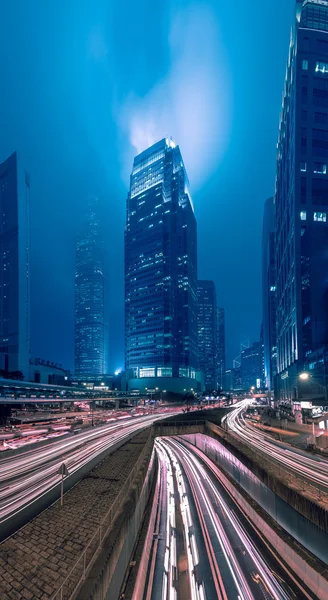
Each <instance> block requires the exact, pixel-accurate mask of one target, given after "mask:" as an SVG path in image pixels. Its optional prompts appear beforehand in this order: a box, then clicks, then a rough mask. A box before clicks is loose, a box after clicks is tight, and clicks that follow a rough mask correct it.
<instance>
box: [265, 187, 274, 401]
mask: <svg viewBox="0 0 328 600" xmlns="http://www.w3.org/2000/svg"><path fill="white" fill-rule="evenodd" d="M262 305H263V362H264V365H263V367H264V386H265V387H266V388H267V389H268V390H270V391H272V390H273V389H274V380H275V377H276V374H277V336H276V268H275V241H274V204H273V198H268V200H267V201H266V203H265V205H264V215H263V229H262Z"/></svg>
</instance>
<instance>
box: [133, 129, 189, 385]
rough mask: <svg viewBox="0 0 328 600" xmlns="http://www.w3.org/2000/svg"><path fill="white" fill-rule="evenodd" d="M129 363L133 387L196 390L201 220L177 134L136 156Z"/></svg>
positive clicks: (134, 164)
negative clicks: (194, 202) (199, 235)
mask: <svg viewBox="0 0 328 600" xmlns="http://www.w3.org/2000/svg"><path fill="white" fill-rule="evenodd" d="M125 366H126V371H127V378H128V385H129V388H130V389H132V388H138V389H142V390H145V389H146V388H148V389H150V388H151V389H153V388H156V387H158V388H159V389H161V390H162V389H163V388H164V389H165V390H173V391H184V390H185V389H189V388H196V385H197V376H198V373H197V369H198V347H197V225H196V219H195V215H194V208H193V204H192V200H191V196H190V192H189V182H188V178H187V174H186V170H185V167H184V164H183V160H182V156H181V152H180V149H179V147H178V146H176V145H175V144H174V142H173V141H172V140H171V139H168V138H165V139H162V140H161V141H159V142H157V143H156V144H154V145H153V146H151V147H150V148H148V149H147V150H145V151H144V152H142V153H141V154H139V155H138V156H136V157H135V159H134V163H133V169H132V174H131V179H130V191H129V194H128V198H127V212H126V228H125Z"/></svg>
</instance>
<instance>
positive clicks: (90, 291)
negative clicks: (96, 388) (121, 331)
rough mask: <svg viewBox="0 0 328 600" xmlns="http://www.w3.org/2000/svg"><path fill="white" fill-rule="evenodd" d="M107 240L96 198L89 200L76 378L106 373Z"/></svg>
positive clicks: (80, 254) (81, 257) (78, 278)
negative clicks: (105, 247)
mask: <svg viewBox="0 0 328 600" xmlns="http://www.w3.org/2000/svg"><path fill="white" fill-rule="evenodd" d="M105 262H106V261H105V250H104V236H103V232H102V228H101V217H100V207H99V202H98V199H97V198H90V200H89V206H88V214H87V216H86V221H85V223H84V225H83V227H82V228H81V231H80V232H79V234H78V239H77V244H76V268H75V374H76V375H86V374H90V375H102V374H104V373H106V372H107V370H108V369H107V359H108V328H107V307H108V301H107V280H106V271H105V269H106V264H105Z"/></svg>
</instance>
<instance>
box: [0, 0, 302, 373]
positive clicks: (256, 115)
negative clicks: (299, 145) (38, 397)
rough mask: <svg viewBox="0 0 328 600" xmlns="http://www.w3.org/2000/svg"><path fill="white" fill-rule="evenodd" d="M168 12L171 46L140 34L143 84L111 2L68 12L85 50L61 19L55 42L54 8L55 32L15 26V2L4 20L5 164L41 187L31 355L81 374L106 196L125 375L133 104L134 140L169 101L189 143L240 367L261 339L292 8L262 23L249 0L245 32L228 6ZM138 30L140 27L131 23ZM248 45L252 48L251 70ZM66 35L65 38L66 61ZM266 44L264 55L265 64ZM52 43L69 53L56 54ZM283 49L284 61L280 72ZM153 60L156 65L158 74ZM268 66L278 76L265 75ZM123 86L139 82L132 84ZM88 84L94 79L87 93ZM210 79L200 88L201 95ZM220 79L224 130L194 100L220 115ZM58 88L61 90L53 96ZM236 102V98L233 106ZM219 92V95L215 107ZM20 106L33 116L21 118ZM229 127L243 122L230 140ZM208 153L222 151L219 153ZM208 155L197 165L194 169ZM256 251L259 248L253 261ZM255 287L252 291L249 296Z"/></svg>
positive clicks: (206, 250) (116, 332) (230, 353)
mask: <svg viewBox="0 0 328 600" xmlns="http://www.w3.org/2000/svg"><path fill="white" fill-rule="evenodd" d="M169 8H170V7H166V6H165V7H164V6H163V7H161V8H159V7H158V8H156V10H158V11H159V12H160V14H158V17H159V18H160V21H161V23H162V26H161V27H162V29H161V30H160V32H158V33H159V36H157V37H158V39H159V44H158V45H157V46H156V45H155V48H156V51H155V54H154V56H153V57H152V58H151V57H150V56H149V54H147V49H148V47H149V45H150V44H151V43H152V41H153V39H154V38H153V35H154V33H153V32H151V30H150V29H147V27H145V25H142V26H141V29H140V31H142V32H143V34H142V35H141V37H140V36H139V33H138V34H137V35H138V60H139V61H142V60H143V59H144V60H145V61H146V66H145V69H144V70H143V74H142V76H140V77H139V78H138V77H137V76H136V75H133V76H131V77H129V74H131V71H130V69H131V67H130V66H129V65H130V62H131V60H130V58H131V56H132V53H133V52H134V46H133V45H129V44H128V45H127V46H126V47H125V49H124V53H123V50H122V48H121V45H120V40H119V39H117V36H114V37H113V36H110V32H111V31H112V29H111V28H112V26H113V24H112V22H111V17H110V12H109V10H108V7H107V6H106V5H105V3H102V2H101V3H100V7H99V12H97V13H95V12H94V11H93V9H92V8H91V7H88V8H85V9H84V11H82V12H81V15H80V17H81V19H80V21H79V23H76V21H75V20H74V11H73V5H72V3H70V2H68V3H67V19H66V23H67V24H68V29H69V31H70V36H71V35H72V36H73V38H74V39H75V40H76V44H75V46H73V47H72V46H71V45H70V43H69V40H70V39H71V37H70V36H69V37H68V33H67V31H68V30H66V29H64V30H63V27H66V25H63V23H62V22H61V21H60V20H59V19H58V18H57V16H56V15H55V16H54V18H52V19H51V22H52V33H51V35H50V34H49V31H48V28H47V23H48V22H49V19H48V14H47V8H46V7H45V6H40V7H39V9H38V19H37V22H38V23H44V28H42V27H39V25H38V28H37V29H36V27H35V22H36V20H35V19H34V17H35V14H36V13H35V10H34V9H33V8H32V9H31V10H30V11H27V10H26V8H25V7H23V8H22V11H23V14H22V19H23V20H24V22H25V23H26V25H27V27H26V29H25V28H24V29H22V30H19V31H18V30H16V28H13V23H14V22H15V11H14V8H13V7H12V6H9V5H8V6H6V7H5V13H6V14H5V18H4V20H3V21H2V25H0V27H3V23H4V22H6V23H7V27H6V30H5V31H2V30H1V31H2V34H3V35H2V37H1V39H2V41H3V43H4V46H3V48H6V56H7V55H8V56H9V57H10V59H9V62H8V59H6V60H4V61H3V64H4V65H5V69H4V73H3V85H4V89H6V94H4V95H2V97H1V100H0V114H1V115H2V121H3V135H2V138H1V141H0V160H1V161H2V160H5V159H6V157H7V156H9V155H10V153H11V152H12V150H13V149H15V148H17V151H18V153H19V154H20V155H21V157H22V162H23V164H24V166H25V167H26V168H27V170H28V171H29V172H30V175H31V185H32V190H33V194H32V195H31V217H32V232H31V233H32V239H33V240H34V242H33V246H32V248H31V269H32V273H33V276H32V278H31V323H32V331H33V332H34V333H33V336H32V353H33V355H36V356H47V357H49V358H50V359H51V360H54V361H58V362H62V363H64V365H65V366H67V367H68V368H71V369H72V368H73V348H74V344H73V342H74V288H73V284H74V276H73V273H74V239H75V235H76V232H77V230H78V228H79V226H80V223H81V221H82V215H83V214H84V208H85V203H86V198H87V197H88V196H89V195H97V196H98V197H99V198H100V200H101V201H102V202H103V203H104V205H105V213H106V214H105V218H106V222H107V223H108V226H109V227H111V236H110V240H109V238H108V257H109V258H108V260H109V271H110V274H109V279H110V280H114V281H115V293H114V294H112V295H111V300H110V322H111V328H110V338H111V339H110V346H111V348H113V347H114V346H115V349H116V350H115V353H113V354H112V356H111V361H112V362H111V364H110V370H111V371H114V370H116V369H117V368H119V367H122V366H123V362H124V360H123V346H124V344H123V229H124V218H125V208H124V203H125V197H126V190H127V184H128V171H129V164H130V162H131V160H132V157H133V155H134V154H135V150H134V148H133V144H132V143H131V141H133V143H137V141H136V140H135V138H133V139H132V137H131V135H130V133H131V132H130V131H127V127H128V126H129V127H130V124H128V123H127V122H126V119H125V118H124V117H125V115H126V109H127V108H128V107H130V108H131V112H132V113H133V114H136V115H137V116H138V119H137V121H136V122H134V124H133V131H136V130H138V127H139V129H140V124H142V122H143V121H142V117H143V115H144V114H147V110H146V109H147V106H149V108H151V107H152V106H153V105H154V108H155V109H156V111H157V110H161V105H162V104H161V103H162V98H164V97H165V98H166V100H167V110H166V117H165V119H166V121H165V122H160V127H162V128H163V129H164V128H165V131H163V135H166V134H169V135H172V136H173V137H176V138H177V139H179V144H180V146H181V150H182V153H183V154H184V156H185V162H186V167H187V170H188V172H189V177H190V180H191V184H192V189H193V200H194V203H195V207H196V210H197V215H198V224H199V276H200V277H201V278H204V279H206V278H209V279H213V280H214V281H215V284H216V287H217V293H218V302H219V305H220V306H223V307H224V308H225V309H226V329H227V357H228V363H229V364H230V363H231V362H232V359H233V358H234V356H236V354H237V353H238V348H239V342H240V339H241V338H243V337H247V338H249V339H256V338H257V337H258V333H257V332H258V330H259V326H260V316H259V314H260V304H261V297H260V296H261V284H260V256H259V252H258V248H259V239H260V230H261V217H262V214H261V213H262V206H263V199H264V198H266V197H268V196H270V195H271V194H272V193H273V186H274V175H275V144H276V140H277V125H278V118H279V110H280V104H281V85H282V81H283V77H284V71H285V61H286V55H287V50H286V48H287V45H288V39H289V29H290V22H291V15H292V12H293V8H294V2H292V0H291V2H290V3H288V2H279V3H275V5H274V6H263V3H260V2H255V4H254V10H253V11H251V12H252V14H250V13H249V11H247V10H246V8H245V6H244V3H240V23H239V21H237V22H234V26H233V27H232V26H231V23H232V22H233V18H234V11H233V9H232V6H228V5H227V6H225V7H223V6H222V7H221V6H220V7H217V6H216V5H214V2H208V3H206V5H205V7H204V6H201V5H196V6H194V5H193V6H192V5H191V4H190V3H189V2H182V3H181V5H179V7H176V8H174V9H173V10H172V12H170V10H169ZM145 10H146V8H145V5H143V4H141V5H140V6H139V12H140V15H139V16H137V17H136V18H137V23H139V22H140V23H142V21H143V17H142V15H143V14H144V11H145ZM117 11H118V14H117V15H116V17H117V18H118V20H122V19H123V11H121V10H119V9H117ZM278 16H279V18H278ZM232 17H233V18H232ZM139 19H140V21H139ZM181 19H182V22H183V23H184V28H183V29H184V35H183V37H182V38H181V40H179V38H178V37H177V32H178V31H179V27H180V28H181ZM254 19H256V23H257V27H256V30H255V35H256V40H254V43H253V41H251V40H250V37H249V33H248V32H249V31H250V28H251V27H253V25H254V23H253V20H254ZM209 20H212V25H211V27H210V29H209V36H208V37H209V39H208V41H207V42H206V44H205V43H203V44H202V47H203V52H204V53H205V54H204V55H203V59H204V60H205V61H206V64H209V65H211V67H210V69H211V70H210V71H209V72H207V73H205V74H204V77H203V76H202V78H201V79H200V78H199V64H198V63H197V62H196V61H195V60H194V54H195V52H196V48H195V47H194V45H193V43H192V41H191V40H193V39H196V36H195V35H193V34H194V32H195V28H196V31H197V26H200V25H201V24H204V23H205V24H207V23H208V22H209ZM268 20H269V21H273V20H276V22H277V27H279V32H280V33H279V35H278V36H277V35H276V34H275V33H274V32H272V33H271V32H269V35H267V32H265V28H266V23H267V22H268ZM100 23H102V25H100ZM197 24H198V25H197ZM127 27H128V28H129V27H130V25H129V24H127ZM137 30H138V27H137ZM27 31H29V32H30V33H29V35H28V39H29V40H30V39H35V44H36V46H34V45H32V46H30V45H29V43H28V41H27V38H26V37H25V36H26V35H27ZM17 36H19V40H24V39H25V41H26V47H27V50H26V53H23V54H20V55H19V56H18V55H17V53H15V50H14V49H15V45H17V44H18V38H17ZM236 36H238V38H240V41H241V43H242V45H243V60H242V62H241V60H240V50H239V49H238V45H237V44H236V39H237V38H236ZM277 37H278V38H281V39H285V40H286V44H282V43H281V42H280V41H278V40H277ZM57 38H58V39H59V38H60V39H61V40H62V43H61V44H60V51H59V52H58V47H59V45H58V44H57V43H56V40H57ZM200 39H203V38H200ZM255 42H256V43H255ZM1 43H2V42H1ZM39 46H42V48H43V52H42V55H41V54H39V53H38V52H37V50H36V47H39ZM258 47H261V48H262V51H261V57H260V58H259V56H258V54H257V48H258ZM8 48H9V53H8ZM54 48H57V51H56V53H55V52H54ZM223 48H224V49H225V50H224V51H222V50H223ZM184 49H185V51H182V50H184ZM227 49H229V50H227ZM273 52H274V53H275V56H276V58H275V61H274V63H273V62H272V64H271V63H270V59H271V56H272V53H273ZM120 54H122V56H121V58H120ZM146 57H148V58H146ZM217 57H220V60H218V58H217ZM116 59H117V61H118V62H117V64H118V65H120V67H119V68H120V69H121V68H122V75H120V74H119V73H116V74H115V77H116V80H117V86H118V87H117V93H118V97H117V98H115V94H114V88H113V85H112V81H111V79H110V77H109V76H108V73H109V69H108V67H109V66H110V65H111V64H112V60H116ZM259 60H260V63H259V62H258V61H259ZM120 61H121V62H120ZM153 61H156V65H157V69H156V70H154V68H153V67H154V64H155V63H153ZM268 63H269V64H270V69H267V68H266V65H267V64H268ZM31 64H33V69H32V68H31ZM255 64H256V65H257V69H256V71H257V72H258V73H259V72H260V73H261V78H258V79H257V78H256V77H255V71H254V72H253V71H252V70H251V69H250V65H255ZM45 65H47V70H48V72H49V73H51V78H50V82H51V84H50V88H49V86H48V87H45V86H44V83H43V77H42V73H43V70H44V67H45ZM193 66H194V68H195V70H194V71H193ZM183 68H184V69H185V72H186V73H188V81H189V84H188V85H189V89H190V94H189V96H187V97H186V96H183V97H181V85H179V75H180V77H181V69H183ZM10 70H12V71H14V72H17V74H18V77H17V78H15V79H14V80H13V79H12V78H11V77H10ZM32 72H33V73H35V77H36V79H35V80H34V75H33V79H32V80H31V79H30V77H27V76H26V74H27V73H32ZM138 72H140V70H139V71H138ZM155 72H156V73H157V72H158V73H159V74H161V75H163V77H164V78H165V81H166V82H167V83H166V84H165V85H166V86H168V87H169V89H171V87H172V89H174V90H176V95H174V96H173V95H172V94H171V93H170V94H169V93H168V89H167V88H165V89H163V90H161V89H160V88H159V87H158V86H157V84H158V79H161V78H162V77H159V78H158V79H157V76H156V75H154V73H155ZM82 74H83V76H82ZM205 75H206V77H205ZM249 77H250V78H251V81H252V85H251V86H250V87H249V88H248V95H247V96H246V97H245V94H244V91H243V90H244V85H245V81H246V80H245V78H249ZM123 80H124V82H129V85H128V87H126V83H123ZM86 81H88V82H89V84H90V85H88V86H87V88H88V89H86V85H85V82H86ZM200 81H201V85H199V86H198V83H199V82H200ZM211 81H213V82H214V83H215V85H220V88H221V89H223V91H224V94H223V95H224V97H225V100H224V101H223V100H222V103H221V99H220V102H219V104H218V105H217V106H216V108H215V110H217V113H218V116H219V121H218V119H217V115H216V118H215V120H214V121H213V123H214V124H215V128H216V129H215V131H214V130H213V131H212V132H211V131H209V129H208V123H207V122H206V121H204V120H203V116H202V115H201V114H200V111H199V109H198V108H197V104H195V102H194V100H195V101H196V99H197V98H196V95H197V94H196V91H197V90H199V94H200V96H198V101H200V100H201V101H203V100H204V103H205V104H204V106H206V107H209V108H210V109H211V110H210V113H209V114H213V106H212V104H211V105H210V106H209V104H208V102H209V101H208V98H211V97H212V96H211V92H212V88H210V87H209V86H210V82H211ZM38 86H40V87H39V88H38ZM53 86H55V89H56V93H53V92H54V87H53ZM161 92H162V93H161ZM214 92H215V90H214ZM229 94H230V100H231V101H227V97H229ZM123 96H124V97H125V98H128V99H129V103H128V105H127V104H126V103H124V102H123V100H122V98H123ZM260 96H261V98H262V99H261V102H259V97H260ZM216 97H217V96H216V95H215V94H214V95H213V100H214V99H215V98H216ZM188 98H189V99H188ZM22 99H24V100H23V106H24V111H23V114H24V121H23V120H22V118H21V113H22V111H21V101H22ZM143 99H145V100H143ZM178 100H179V102H180V105H181V106H185V107H186V109H188V115H189V118H190V119H191V120H190V122H191V123H192V125H191V126H190V127H189V128H188V127H186V126H185V125H184V123H185V121H184V120H183V118H181V119H180V117H179V114H181V111H180V113H179V114H177V112H176V111H177V107H178V106H179V104H178ZM121 105H122V107H123V105H124V111H123V115H121V111H120V110H119V106H121ZM198 105H199V104H198ZM108 108H110V109H111V110H108ZM195 110H196V111H197V114H198V122H199V126H198V125H197V127H196V124H195V123H194V122H193V120H192V118H191V117H190V111H195ZM149 112H150V113H151V112H152V111H149ZM204 112H205V111H204ZM207 112H208V110H207ZM118 113H120V114H118ZM167 113H169V114H170V115H172V121H171V127H170V126H169V123H168V122H167V118H168V117H167ZM192 114H193V113H192V112H191V115H192ZM121 116H123V120H122V119H121ZM140 116H141V118H140ZM155 116H156V115H155ZM200 117H202V118H201V120H200ZM204 118H205V117H204ZM177 121H179V127H180V126H181V127H182V126H183V127H184V129H183V130H181V131H177V130H178V129H179V127H178V126H177ZM221 122H222V123H223V122H226V123H229V122H230V124H232V125H231V127H232V129H231V131H230V136H229V142H228V141H227V135H226V133H227V132H224V128H223V126H222V127H221V125H220V123H221ZM14 123H15V126H13V124H14ZM31 123H33V130H32V129H31V127H30V124H31ZM131 127H132V126H131ZM200 129H201V131H203V132H204V135H205V134H206V139H204V137H202V135H201V131H200ZM251 130H252V135H253V133H254V132H256V135H257V136H258V144H259V145H260V146H261V148H262V151H261V156H265V157H266V159H265V162H262V163H261V168H260V169H258V166H257V161H256V153H257V149H256V147H255V146H254V145H252V146H251V147H249V141H248V140H249V138H250V137H252V136H250V133H251ZM45 131H46V132H47V135H46V136H45V135H44V132H45ZM153 133H154V134H156V133H157V132H156V131H154V132H153ZM177 133H178V134H179V135H177ZM211 133H212V134H213V139H211ZM190 136H194V137H190ZM195 136H196V137H195ZM158 139H159V137H158ZM217 139H219V140H222V144H225V150H224V151H222V150H223V147H221V146H220V147H217V146H216V145H215V144H217V142H216V141H215V140H217ZM139 142H140V140H139V141H138V143H139ZM220 143H221V142H220ZM213 144H214V145H213ZM144 147H146V144H144ZM192 148H197V152H192ZM207 148H210V149H211V156H209V155H208V150H207ZM196 157H198V158H197V161H198V162H197V164H195V160H194V158H196ZM213 160H214V162H213ZM198 163H199V164H198ZM236 172H237V173H238V178H236ZM245 184H247V185H245ZM64 215H65V217H64V218H63V216H64ZM113 223H115V227H113V226H112V225H113ZM246 231H247V232H249V231H252V236H251V237H249V236H247V235H246ZM246 238H247V239H246ZM246 246H247V248H248V249H247V251H246V252H245V248H246ZM220 256H224V257H225V260H224V261H221V260H220V258H219V257H220ZM241 257H243V260H244V265H243V269H240V262H241ZM49 272H50V273H51V274H52V276H51V277H50V278H49V277H48V275H47V274H48V273H49ZM237 274H238V275H237ZM248 286H249V287H250V289H251V290H252V291H251V293H250V294H245V293H244V291H245V290H246V289H247V288H248ZM49 315H51V319H50V318H49ZM63 340H64V341H65V343H64V345H63V343H62V342H63Z"/></svg>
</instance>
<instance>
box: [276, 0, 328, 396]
mask: <svg viewBox="0 0 328 600" xmlns="http://www.w3.org/2000/svg"><path fill="white" fill-rule="evenodd" d="M327 167H328V2H327V1H326V0H305V1H304V2H297V10H296V19H295V23H294V26H293V29H292V36H291V42H290V49H289V57H288V63H287V72H286V81H285V87H284V92H283V106H282V112H281V119H280V126H279V139H278V153H277V176H276V191H275V228H276V237H275V252H276V256H275V259H276V288H277V289H276V302H277V307H276V310H277V353H278V356H277V372H278V375H277V394H278V398H280V399H286V400H292V399H293V398H295V397H296V396H297V390H298V383H297V382H298V374H299V372H300V371H302V370H303V369H304V368H306V366H307V363H308V360H309V358H310V357H311V355H312V354H313V353H314V352H316V351H317V350H318V349H319V348H321V347H324V346H325V345H326V344H327V343H328V305H327V297H328V279H327V272H328V252H327V251H326V249H327V247H328V219H327V216H328V173H327Z"/></svg>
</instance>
